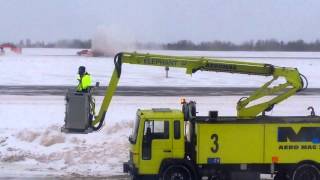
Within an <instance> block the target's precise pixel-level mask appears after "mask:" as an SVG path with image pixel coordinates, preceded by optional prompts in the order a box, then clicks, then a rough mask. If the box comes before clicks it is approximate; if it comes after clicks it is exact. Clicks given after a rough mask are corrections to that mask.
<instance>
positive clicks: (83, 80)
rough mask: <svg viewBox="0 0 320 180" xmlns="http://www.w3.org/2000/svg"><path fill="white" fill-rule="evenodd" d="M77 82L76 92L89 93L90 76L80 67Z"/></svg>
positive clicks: (84, 68)
mask: <svg viewBox="0 0 320 180" xmlns="http://www.w3.org/2000/svg"><path fill="white" fill-rule="evenodd" d="M78 81H79V84H78V86H77V91H78V92H89V90H90V87H91V76H90V74H89V73H88V72H87V71H86V67H84V66H80V67H79V71H78Z"/></svg>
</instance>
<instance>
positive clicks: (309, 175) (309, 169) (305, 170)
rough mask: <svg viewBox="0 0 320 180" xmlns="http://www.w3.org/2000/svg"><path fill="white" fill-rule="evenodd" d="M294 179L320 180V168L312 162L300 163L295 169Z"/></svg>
mask: <svg viewBox="0 0 320 180" xmlns="http://www.w3.org/2000/svg"><path fill="white" fill-rule="evenodd" d="M292 180H320V170H319V168H318V167H317V166H316V165H314V164H311V163H303V164H300V165H299V166H297V167H296V168H295V169H294V171H293V173H292Z"/></svg>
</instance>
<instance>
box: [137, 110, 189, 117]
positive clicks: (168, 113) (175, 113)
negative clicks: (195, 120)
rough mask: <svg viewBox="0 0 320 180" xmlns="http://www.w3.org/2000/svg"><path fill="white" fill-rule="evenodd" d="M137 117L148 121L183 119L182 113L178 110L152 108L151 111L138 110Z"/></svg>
mask: <svg viewBox="0 0 320 180" xmlns="http://www.w3.org/2000/svg"><path fill="white" fill-rule="evenodd" d="M137 114H138V115H140V116H143V117H144V118H147V119H148V118H149V119H163V118H168V119H181V118H183V113H182V111H181V110H178V109H169V108H153V109H143V110H142V109H138V112H137Z"/></svg>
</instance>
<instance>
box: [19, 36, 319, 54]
mask: <svg viewBox="0 0 320 180" xmlns="http://www.w3.org/2000/svg"><path fill="white" fill-rule="evenodd" d="M15 45H17V46H18V47H22V48H77V49H90V48H91V40H80V39H69V40H59V41H56V42H44V41H31V40H30V39H26V40H21V41H20V42H19V43H17V44H15ZM135 47H136V48H137V49H165V50H199V51H320V40H316V41H313V42H305V41H303V40H296V41H288V42H284V41H278V40H275V39H269V40H258V41H247V42H244V43H241V44H236V43H232V42H230V41H205V42H200V43H194V42H192V41H190V40H180V41H177V42H173V43H162V44H160V43H153V42H149V43H141V42H137V43H136V44H135Z"/></svg>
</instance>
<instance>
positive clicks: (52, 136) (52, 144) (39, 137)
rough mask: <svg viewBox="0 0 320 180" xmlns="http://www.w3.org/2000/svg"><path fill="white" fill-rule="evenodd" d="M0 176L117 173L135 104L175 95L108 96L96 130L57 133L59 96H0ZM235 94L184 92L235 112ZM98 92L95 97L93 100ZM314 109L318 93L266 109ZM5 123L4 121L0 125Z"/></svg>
mask: <svg viewBox="0 0 320 180" xmlns="http://www.w3.org/2000/svg"><path fill="white" fill-rule="evenodd" d="M0 97H1V101H0V115H1V124H2V125H1V128H0V177H1V176H2V177H17V176H23V177H25V176H110V175H118V174H121V173H122V162H125V161H127V160H128V145H129V143H128V141H127V139H128V136H129V134H130V133H131V128H132V125H133V120H134V118H135V112H136V109H138V108H142V109H145V108H147V109H148V108H154V107H169V108H176V109H180V104H179V98H178V97H123V96H117V97H114V101H113V102H112V104H111V107H110V110H109V112H108V114H107V117H106V124H105V126H104V128H103V129H102V130H101V131H99V132H96V133H91V134H87V135H83V134H78V135H74V134H62V133H60V127H61V126H62V125H63V123H64V103H65V102H64V98H63V97H61V96H41V97H40V96H38V97H37V96H0ZM239 98H240V97H236V96H229V97H222V96H212V97H187V99H189V100H196V101H197V104H198V106H197V107H198V111H199V112H200V115H206V114H207V112H208V111H209V110H219V114H220V115H235V114H236V111H235V103H236V102H237V100H238V99H239ZM101 100H102V98H101V97H99V98H98V99H97V102H98V104H99V103H101ZM310 105H313V106H314V107H315V109H316V111H317V112H318V113H320V112H319V111H318V110H320V96H296V97H293V98H291V99H289V100H288V101H286V102H285V103H283V104H281V105H279V106H276V107H275V108H274V110H273V112H271V113H270V114H272V115H309V111H307V107H308V106H310ZM3 125H5V126H3Z"/></svg>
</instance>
